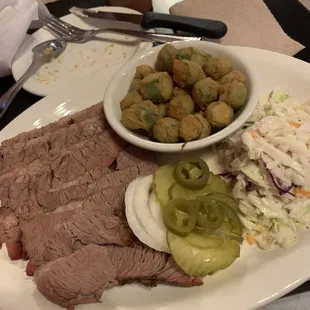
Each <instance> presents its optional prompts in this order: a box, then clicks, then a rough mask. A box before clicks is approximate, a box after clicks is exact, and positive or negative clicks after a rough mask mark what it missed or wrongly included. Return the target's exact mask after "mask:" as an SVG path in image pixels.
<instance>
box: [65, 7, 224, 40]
mask: <svg viewBox="0 0 310 310" xmlns="http://www.w3.org/2000/svg"><path fill="white" fill-rule="evenodd" d="M70 12H71V13H72V14H74V15H76V16H78V17H82V18H85V17H91V18H99V19H107V20H114V21H122V22H130V23H133V24H138V25H140V26H141V27H142V28H144V29H145V30H148V29H151V28H169V29H173V30H180V31H184V32H189V33H193V34H195V35H198V36H203V37H207V38H211V39H220V38H222V37H223V36H225V34H226V33H227V26H226V24H225V23H223V22H221V21H218V20H211V19H202V18H194V17H187V16H176V15H169V14H161V13H154V12H147V13H145V14H143V15H142V14H141V15H139V14H129V13H114V12H103V11H93V10H87V9H82V8H78V7H72V8H71V9H70Z"/></svg>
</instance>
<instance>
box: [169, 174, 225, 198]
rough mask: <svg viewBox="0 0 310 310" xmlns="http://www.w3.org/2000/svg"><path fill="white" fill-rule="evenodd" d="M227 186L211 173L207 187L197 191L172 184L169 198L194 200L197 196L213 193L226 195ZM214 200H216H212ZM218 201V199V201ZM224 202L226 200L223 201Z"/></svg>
mask: <svg viewBox="0 0 310 310" xmlns="http://www.w3.org/2000/svg"><path fill="white" fill-rule="evenodd" d="M227 191H228V190H227V186H226V183H225V181H223V180H222V179H221V177H219V176H217V175H214V174H213V173H212V172H210V174H209V179H208V183H207V185H206V186H205V187H204V188H202V189H199V190H195V189H188V188H184V187H183V186H182V185H180V184H179V183H177V182H175V183H173V184H172V185H171V186H170V188H169V190H168V193H169V198H170V199H175V198H186V199H195V198H196V197H198V196H205V195H209V194H213V193H215V192H216V193H219V194H221V193H222V194H226V193H227ZM214 200H216V199H214ZM219 200H220V199H219ZM224 202H226V200H225V201H224Z"/></svg>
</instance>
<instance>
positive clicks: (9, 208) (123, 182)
mask: <svg viewBox="0 0 310 310" xmlns="http://www.w3.org/2000/svg"><path fill="white" fill-rule="evenodd" d="M155 167H156V166H155V165H154V164H153V163H152V162H149V163H147V162H142V163H140V164H138V165H137V166H133V167H128V168H125V169H124V170H122V171H115V172H113V173H108V174H102V175H101V174H100V173H98V171H97V173H96V174H93V175H87V177H86V176H85V177H84V178H82V179H79V180H78V181H79V182H74V181H72V182H70V183H69V184H67V185H66V186H65V187H60V188H58V189H57V188H56V189H51V190H49V191H47V188H50V184H51V183H50V180H47V182H45V181H46V179H42V178H40V179H39V181H40V182H38V183H37V185H38V186H34V187H31V188H30V189H29V187H26V188H22V191H20V192H19V194H20V196H18V195H15V196H14V197H16V199H15V200H14V203H7V204H6V205H4V206H3V207H2V208H1V209H0V242H5V241H7V240H11V239H12V240H16V239H15V238H16V237H18V235H19V220H20V219H24V220H31V219H32V218H35V217H37V216H40V215H42V214H44V213H47V212H52V211H54V210H56V209H58V210H66V209H67V208H75V207H76V206H81V205H83V207H84V206H86V205H90V204H91V205H97V204H98V206H114V208H113V209H114V212H117V213H118V214H123V213H124V211H123V210H124V208H123V206H122V207H118V206H119V204H118V202H119V201H120V200H121V201H122V202H123V200H124V193H125V188H126V186H127V185H128V184H129V183H130V182H131V181H132V180H134V179H135V178H137V177H138V176H141V175H147V174H150V173H153V172H154V170H155ZM101 172H102V171H101ZM96 178H97V179H96ZM19 188H20V187H16V190H18V189H19ZM8 197H9V198H10V199H12V197H13V195H12V194H11V195H8ZM71 202H72V203H71ZM116 206H117V207H116Z"/></svg>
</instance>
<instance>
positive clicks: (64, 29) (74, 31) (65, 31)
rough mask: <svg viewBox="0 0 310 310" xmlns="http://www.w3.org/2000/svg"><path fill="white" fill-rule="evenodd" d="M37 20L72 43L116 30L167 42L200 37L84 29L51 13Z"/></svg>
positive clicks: (129, 34) (124, 30)
mask: <svg viewBox="0 0 310 310" xmlns="http://www.w3.org/2000/svg"><path fill="white" fill-rule="evenodd" d="M39 21H40V22H41V23H42V24H43V25H44V26H45V27H46V28H47V29H48V30H49V31H50V32H51V33H52V34H54V35H55V36H56V37H59V38H61V39H64V40H66V41H67V42H73V43H84V42H87V41H89V40H90V39H92V38H93V37H94V36H96V35H97V34H99V33H104V32H116V33H121V34H124V35H128V36H133V37H138V38H140V39H143V40H145V41H152V42H159V43H168V42H173V41H200V40H201V37H191V36H184V35H171V34H165V33H151V32H144V31H135V30H127V29H115V28H100V29H91V30H85V29H81V28H78V27H76V26H73V25H71V24H69V23H67V22H65V21H63V20H61V19H59V18H57V17H55V16H53V15H51V16H43V17H40V18H39Z"/></svg>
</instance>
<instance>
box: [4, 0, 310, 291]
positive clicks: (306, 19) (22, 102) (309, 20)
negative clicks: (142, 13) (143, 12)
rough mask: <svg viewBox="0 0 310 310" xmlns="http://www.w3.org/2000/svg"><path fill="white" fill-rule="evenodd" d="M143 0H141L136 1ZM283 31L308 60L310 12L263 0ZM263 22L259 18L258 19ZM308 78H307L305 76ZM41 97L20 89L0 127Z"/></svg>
mask: <svg viewBox="0 0 310 310" xmlns="http://www.w3.org/2000/svg"><path fill="white" fill-rule="evenodd" d="M137 1H141V2H143V1H144V0H137ZM264 2H265V3H266V4H267V6H268V8H269V9H270V11H271V12H272V14H273V15H274V16H275V18H276V19H277V21H278V22H279V24H280V25H281V27H282V28H283V30H284V31H285V32H286V33H287V34H288V35H289V36H290V37H292V38H293V39H294V40H296V41H299V42H300V43H301V44H303V45H304V46H305V47H306V48H304V49H303V50H302V51H300V52H299V53H298V54H296V55H294V57H296V58H299V59H301V60H304V61H306V62H309V63H310V12H309V11H308V10H307V9H306V8H305V7H304V6H303V5H302V4H301V3H300V2H298V1H297V0H264ZM106 4H107V1H105V0H61V1H57V2H53V3H49V4H47V7H48V9H49V10H50V12H51V13H52V14H54V15H55V16H58V17H61V16H63V15H66V14H68V10H69V8H70V7H72V6H79V7H84V8H90V7H96V6H104V5H106ZM262 22H263V21H262ZM309 81H310V77H309ZM13 83H14V79H13V77H12V76H7V77H4V78H0V96H1V95H2V94H4V93H5V91H6V90H7V89H9V87H10V86H11V85H12V84H13ZM40 99H41V98H40V97H38V96H35V95H32V94H29V93H27V92H26V91H24V90H21V91H20V93H19V94H18V95H17V96H16V98H15V100H14V101H13V102H12V104H11V106H10V108H9V109H8V111H7V112H6V114H5V115H4V116H3V118H2V119H1V120H0V130H1V129H2V128H3V127H4V126H6V125H7V124H8V123H9V122H11V121H12V120H13V119H14V118H15V117H17V116H18V115H19V114H20V113H22V112H23V111H24V110H26V109H28V108H29V107H30V106H32V105H33V104H35V103H36V102H37V101H38V100H40ZM309 290H310V281H309V282H306V283H305V284H304V285H302V286H300V287H299V288H297V289H296V290H294V291H293V292H292V293H290V294H297V293H301V292H304V291H309Z"/></svg>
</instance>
